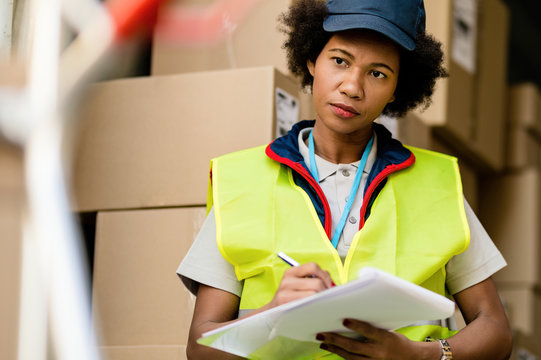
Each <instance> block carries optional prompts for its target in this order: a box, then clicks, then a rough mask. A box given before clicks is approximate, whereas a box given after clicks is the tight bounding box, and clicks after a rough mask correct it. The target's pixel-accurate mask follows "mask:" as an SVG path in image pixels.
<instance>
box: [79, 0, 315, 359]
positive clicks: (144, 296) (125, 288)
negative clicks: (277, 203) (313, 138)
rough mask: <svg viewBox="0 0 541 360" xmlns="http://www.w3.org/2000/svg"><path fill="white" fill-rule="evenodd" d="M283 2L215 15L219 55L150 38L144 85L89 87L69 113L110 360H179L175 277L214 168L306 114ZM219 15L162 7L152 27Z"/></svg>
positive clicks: (181, 333)
mask: <svg viewBox="0 0 541 360" xmlns="http://www.w3.org/2000/svg"><path fill="white" fill-rule="evenodd" d="M290 2H291V1H290V0H279V1H278V0H277V1H275V0H272V1H269V0H266V1H261V2H259V3H258V4H257V6H256V7H254V8H253V9H251V11H250V12H249V14H248V16H247V17H246V18H245V19H244V20H243V21H242V22H240V23H239V24H238V26H237V25H235V24H232V23H231V21H234V19H233V17H231V18H228V14H222V15H223V16H222V20H223V21H224V22H223V23H222V26H223V29H221V30H220V31H219V32H222V33H223V34H225V36H223V38H221V39H219V41H217V42H214V43H205V44H203V45H201V44H199V46H195V47H194V46H192V47H190V46H187V47H186V46H184V47H179V46H178V45H177V44H174V43H169V42H168V41H167V39H166V38H164V37H160V36H158V35H156V36H154V39H153V44H152V54H151V63H152V64H151V76H149V77H142V78H129V79H122V80H115V81H107V82H102V83H97V84H94V85H92V86H90V88H89V89H88V92H87V93H86V94H85V96H84V99H83V101H82V103H81V104H80V106H79V107H78V109H77V111H75V114H74V116H75V117H76V118H77V121H78V123H80V124H81V127H80V128H79V129H78V131H79V134H80V136H79V138H78V139H77V152H76V154H75V157H74V161H73V163H74V166H73V176H72V178H73V190H74V204H73V209H74V211H76V212H78V213H82V214H89V213H97V216H95V219H96V220H95V222H96V224H95V238H94V237H93V236H92V234H93V231H90V233H91V234H90V239H89V241H95V255H94V273H93V276H94V277H93V300H94V301H93V304H94V318H95V321H96V324H97V325H98V328H99V329H101V334H100V335H101V336H100V344H101V349H102V351H103V353H104V355H106V356H107V357H108V358H109V359H113V360H121V359H134V358H135V359H149V358H156V359H158V358H159V359H171V360H173V359H174V360H179V359H185V357H186V355H185V345H186V340H187V332H188V329H189V324H190V320H191V314H192V309H193V302H194V299H193V297H191V296H190V295H189V294H188V292H187V291H186V290H185V289H184V287H183V286H182V284H181V283H180V281H179V280H178V278H177V277H176V275H175V270H176V267H177V266H178V264H179V263H180V261H181V259H182V258H183V256H184V254H185V253H186V251H187V249H188V248H189V246H190V245H191V243H192V241H193V239H194V237H195V235H196V233H197V232H198V230H199V226H200V224H201V222H202V220H203V219H204V216H205V212H204V210H203V208H202V206H204V205H205V203H206V195H207V184H208V175H209V161H210V159H211V158H212V157H215V156H218V155H221V154H225V153H228V152H231V151H235V150H240V149H244V148H248V147H253V146H258V145H263V144H266V143H269V142H270V141H271V140H272V139H274V138H275V137H276V136H278V135H279V134H282V133H284V132H285V131H287V130H288V129H289V128H290V127H291V125H292V124H293V123H295V122H297V121H298V120H299V113H300V112H305V113H306V112H307V111H308V112H309V111H310V110H306V109H309V106H306V105H303V104H301V100H300V97H301V95H302V93H301V91H300V90H301V89H300V86H299V84H298V82H296V80H295V79H293V77H291V76H290V75H288V74H287V69H286V61H285V54H284V51H283V50H282V49H281V45H282V42H283V39H284V38H283V34H282V33H281V32H280V31H278V29H277V22H276V19H277V17H278V14H279V13H281V12H283V11H285V10H286V9H287V7H288V6H289V4H290ZM214 5H216V3H215V2H213V1H209V0H188V1H185V0H183V1H171V2H167V3H166V2H164V5H163V7H162V8H161V9H160V12H159V14H160V15H159V19H158V24H159V23H160V22H161V21H162V20H163V19H164V18H165V17H167V16H170V15H171V14H174V13H175V11H177V10H178V7H179V6H181V7H182V8H181V10H182V11H184V10H186V7H188V6H191V9H192V10H193V9H195V11H196V12H197V11H199V10H201V9H204V8H206V9H210V10H211V11H212V9H213V6H214ZM192 10H189V9H188V10H187V11H188V12H190V11H192ZM192 14H193V13H192ZM158 32H159V30H158V29H157V30H156V34H157V33H158ZM304 98H306V95H304ZM308 104H309V102H308ZM85 218H87V219H88V218H90V219H93V218H94V217H93V216H89V217H85ZM91 227H92V226H90V228H91Z"/></svg>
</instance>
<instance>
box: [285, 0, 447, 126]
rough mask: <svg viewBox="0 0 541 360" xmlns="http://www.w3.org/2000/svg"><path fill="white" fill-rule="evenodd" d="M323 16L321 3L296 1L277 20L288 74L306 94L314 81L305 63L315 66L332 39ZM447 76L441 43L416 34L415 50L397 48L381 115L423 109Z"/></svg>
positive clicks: (325, 7) (326, 12) (318, 1)
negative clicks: (390, 94) (396, 66)
mask: <svg viewBox="0 0 541 360" xmlns="http://www.w3.org/2000/svg"><path fill="white" fill-rule="evenodd" d="M327 15H328V11H327V6H326V5H325V1H323V0H297V1H295V2H293V4H292V5H291V6H290V8H289V11H288V12H286V13H283V14H281V15H280V17H279V19H278V20H279V22H280V23H281V25H282V26H281V27H280V30H281V31H282V32H284V33H285V34H286V35H287V40H286V41H285V42H284V45H283V48H284V49H285V50H286V53H287V62H288V67H289V70H290V71H291V72H292V73H293V74H294V75H296V76H298V77H299V78H300V80H301V84H302V86H303V87H309V88H310V90H311V88H312V84H313V81H314V78H313V77H312V75H311V74H310V72H309V71H308V67H307V62H308V61H311V62H314V63H315V62H316V59H317V57H318V56H319V54H320V53H321V50H323V48H324V47H325V44H327V42H328V41H329V39H330V38H331V36H332V35H333V33H330V32H327V31H325V30H324V29H323V20H325V18H326V17H327ZM447 76H448V74H447V71H446V70H445V68H444V66H443V51H442V49H441V43H440V42H439V41H437V40H436V39H434V37H432V36H431V35H429V34H426V33H424V32H423V33H419V34H418V35H417V41H416V46H415V50H413V51H407V50H405V49H403V48H400V72H399V74H398V83H397V87H396V91H395V100H394V101H393V102H392V103H389V104H387V106H386V107H385V109H384V110H383V114H384V115H389V116H403V115H404V114H405V113H407V112H408V111H409V110H411V109H414V108H416V107H417V106H419V105H422V107H423V108H424V109H426V108H427V107H428V106H429V105H430V103H431V96H432V93H433V92H434V86H435V84H436V80H437V79H438V78H444V77H447Z"/></svg>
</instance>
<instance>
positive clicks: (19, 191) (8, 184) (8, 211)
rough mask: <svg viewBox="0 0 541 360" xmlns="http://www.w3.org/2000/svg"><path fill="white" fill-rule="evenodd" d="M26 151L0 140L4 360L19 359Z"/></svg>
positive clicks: (0, 351)
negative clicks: (24, 162) (24, 161)
mask: <svg viewBox="0 0 541 360" xmlns="http://www.w3.org/2000/svg"><path fill="white" fill-rule="evenodd" d="M23 184H24V175H23V154H22V151H21V150H20V149H18V148H16V147H14V146H12V145H9V144H7V143H5V142H4V141H3V140H2V139H1V138H0V199H1V200H0V283H1V284H2V300H1V301H0V359H16V358H17V343H18V329H19V298H20V296H19V293H20V288H21V286H20V281H21V253H22V249H21V245H22V208H23V201H24V187H23Z"/></svg>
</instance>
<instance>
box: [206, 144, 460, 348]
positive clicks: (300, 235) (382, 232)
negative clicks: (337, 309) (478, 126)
mask: <svg viewBox="0 0 541 360" xmlns="http://www.w3.org/2000/svg"><path fill="white" fill-rule="evenodd" d="M409 149H410V150H411V151H412V152H413V154H414V155H415V158H416V162H415V164H414V165H412V166H410V167H409V168H406V169H403V170H400V171H397V172H394V173H391V174H390V175H389V176H388V178H387V183H386V185H385V186H384V188H383V189H382V190H381V192H380V193H379V194H378V196H377V198H376V200H375V201H374V203H373V205H372V209H371V212H370V216H369V218H368V219H367V221H366V222H365V223H364V225H363V227H362V228H361V229H360V230H359V231H358V232H357V233H356V234H355V236H354V237H353V241H352V243H351V246H350V249H349V252H348V254H347V257H346V259H345V262H344V263H342V261H341V259H340V256H339V255H338V252H337V251H336V249H335V248H334V247H333V246H332V244H331V242H330V240H329V238H328V236H327V234H326V233H325V230H324V228H323V226H322V225H321V222H320V220H319V218H318V216H317V213H316V211H315V209H314V207H313V205H312V202H311V200H310V198H309V197H308V195H307V194H306V192H305V191H304V190H303V189H301V188H300V187H299V186H297V185H296V184H295V182H294V180H293V174H292V170H291V168H290V167H288V166H285V165H283V164H280V163H279V162H277V161H275V160H273V159H271V158H269V157H268V156H267V155H266V154H265V147H257V148H253V149H247V150H243V151H239V152H235V153H232V154H227V155H224V156H221V157H218V158H216V159H213V160H212V161H211V181H210V182H209V199H208V203H207V205H208V207H209V209H210V207H212V206H213V207H214V211H215V217H216V231H217V243H218V248H219V249H220V252H221V253H222V255H223V256H224V258H225V259H226V260H227V261H229V262H230V263H231V264H232V265H234V267H235V272H236V275H237V278H238V279H239V280H244V287H243V292H242V296H241V302H240V309H257V308H259V307H261V306H263V305H265V304H267V303H268V302H270V301H271V300H272V298H273V296H274V294H275V292H276V290H277V288H278V285H279V283H280V281H281V279H282V276H283V273H284V272H285V271H286V270H287V268H288V265H287V264H285V263H284V262H283V261H282V260H281V259H279V258H278V257H277V253H278V252H279V251H283V252H285V253H287V254H288V255H290V256H291V257H292V258H294V259H296V260H297V261H299V262H300V263H306V262H311V261H314V262H316V263H318V264H319V266H321V267H322V268H323V269H325V270H327V271H329V273H330V275H331V277H332V279H333V280H334V282H335V283H336V284H337V285H338V284H342V283H345V282H348V281H350V280H352V279H354V278H356V275H357V273H358V270H359V269H360V268H362V267H364V266H373V267H376V268H379V269H382V270H384V271H387V272H389V273H391V274H395V275H397V276H399V277H401V278H403V279H406V280H409V281H411V282H413V283H415V284H419V285H421V286H423V287H425V288H427V289H429V290H432V291H434V292H436V293H438V294H441V295H448V294H447V292H446V288H445V278H446V273H445V265H446V263H447V262H448V261H449V259H450V258H451V257H452V256H454V255H456V254H459V253H461V252H462V251H464V250H465V249H466V248H467V247H468V245H469V227H468V223H467V220H466V215H465V211H464V202H463V195H462V185H461V181H460V176H459V172H458V166H457V161H456V159H455V158H453V157H451V156H447V155H443V154H439V153H436V152H432V151H428V150H422V149H417V148H409ZM365 201H368V199H365ZM399 331H400V332H402V333H404V334H405V335H406V336H408V337H409V338H410V339H412V340H419V341H422V340H424V339H425V338H426V337H427V336H431V337H433V338H446V337H449V336H451V335H452V334H453V333H454V332H452V331H450V330H449V329H446V328H442V327H441V326H437V325H423V326H412V327H408V328H403V329H399ZM325 358H327V357H325Z"/></svg>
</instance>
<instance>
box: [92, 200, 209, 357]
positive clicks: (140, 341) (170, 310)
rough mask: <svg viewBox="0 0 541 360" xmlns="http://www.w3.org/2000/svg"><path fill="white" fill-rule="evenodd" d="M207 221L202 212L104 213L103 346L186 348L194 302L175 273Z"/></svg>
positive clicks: (99, 294)
mask: <svg viewBox="0 0 541 360" xmlns="http://www.w3.org/2000/svg"><path fill="white" fill-rule="evenodd" d="M204 218H205V209H204V208H200V207H196V208H178V209H177V208H173V209H159V210H133V211H113V212H101V213H98V217H97V230H96V253H95V263H94V264H95V265H94V281H93V312H94V318H95V319H96V320H97V324H98V326H99V328H100V329H101V340H100V344H101V345H102V346H115V347H118V346H121V347H125V346H140V347H143V350H142V351H143V352H146V351H151V350H152V349H150V350H148V349H149V347H156V346H179V345H186V342H187V338H188V330H189V325H190V322H191V317H192V312H193V305H194V297H193V296H192V295H191V294H190V293H189V292H188V290H186V289H185V288H184V285H183V284H182V282H181V281H180V279H179V278H178V276H177V275H176V273H175V271H176V269H177V267H178V265H179V264H180V261H181V260H182V258H183V257H184V255H185V254H186V252H187V251H188V249H189V248H190V246H191V244H192V242H193V239H194V237H195V235H196V234H197V232H198V231H199V228H200V226H201V224H202V223H203V221H204ZM132 350H133V349H132ZM132 350H129V351H130V352H131V351H132ZM162 350H163V351H165V352H170V351H172V355H171V358H172V359H173V358H175V357H174V356H175V355H174V354H176V353H177V351H176V350H175V349H173V350H171V349H169V350H168V349H166V348H163V349H162ZM162 350H160V351H162ZM134 351H135V350H134ZM175 359H176V358H175Z"/></svg>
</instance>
